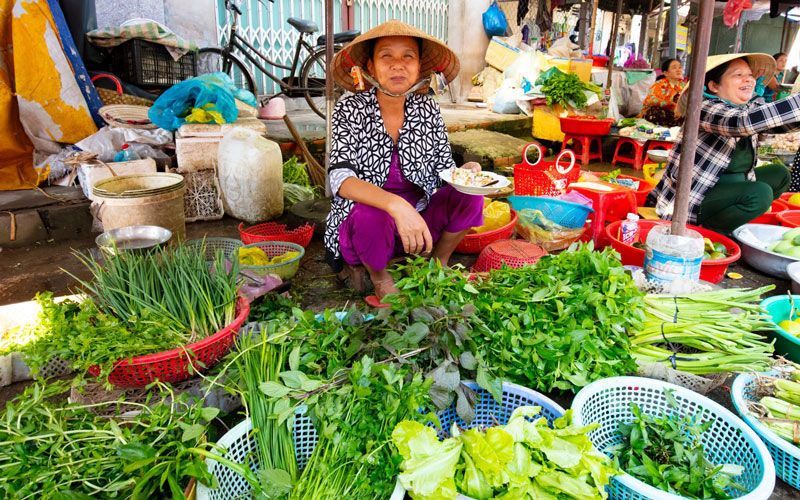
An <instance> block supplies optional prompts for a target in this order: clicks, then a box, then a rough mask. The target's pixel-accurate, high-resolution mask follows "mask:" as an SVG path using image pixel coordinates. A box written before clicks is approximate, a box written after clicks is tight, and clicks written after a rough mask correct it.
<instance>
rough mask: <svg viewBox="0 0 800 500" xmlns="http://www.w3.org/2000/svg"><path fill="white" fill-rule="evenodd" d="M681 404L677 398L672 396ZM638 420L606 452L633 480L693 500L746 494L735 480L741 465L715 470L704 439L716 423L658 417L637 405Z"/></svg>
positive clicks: (694, 418) (626, 426)
mask: <svg viewBox="0 0 800 500" xmlns="http://www.w3.org/2000/svg"><path fill="white" fill-rule="evenodd" d="M667 395H668V400H670V401H671V402H672V406H673V407H677V404H675V401H674V396H672V395H671V394H670V393H669V392H668V393H667ZM631 411H632V412H633V416H634V420H633V421H632V422H630V423H625V422H621V423H620V424H619V432H620V434H622V443H621V444H619V445H616V446H612V447H609V448H608V449H607V450H606V451H607V452H608V453H612V454H613V455H614V459H615V461H616V463H617V465H618V466H619V467H620V468H621V469H622V470H624V471H625V472H627V473H628V474H630V475H631V476H633V477H635V478H636V479H639V480H641V481H644V482H645V483H647V484H649V485H651V486H654V487H656V488H658V489H660V490H663V491H666V492H669V493H674V494H676V495H681V496H684V497H690V498H732V496H731V493H730V492H731V491H732V490H740V491H746V490H744V489H743V488H742V486H741V485H739V484H737V483H736V482H735V481H734V478H735V477H736V476H739V475H741V474H742V472H743V470H742V467H741V466H738V465H730V464H728V465H714V464H712V463H711V462H709V461H708V460H707V459H706V457H705V450H704V449H703V444H702V443H701V442H700V438H701V436H702V434H703V433H704V432H706V431H707V430H708V429H709V428H710V427H711V425H712V424H713V423H714V422H713V421H712V420H706V421H705V422H700V421H699V418H698V416H696V415H695V416H680V415H677V414H674V413H665V414H663V415H660V416H653V415H648V414H646V413H643V412H642V410H641V409H640V408H639V407H638V406H637V405H636V404H635V403H631Z"/></svg>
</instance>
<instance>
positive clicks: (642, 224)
mask: <svg viewBox="0 0 800 500" xmlns="http://www.w3.org/2000/svg"><path fill="white" fill-rule="evenodd" d="M622 222H623V221H616V222H612V223H611V224H609V225H608V226H606V238H607V239H608V241H609V242H611V247H612V248H614V250H616V251H617V252H619V255H620V257H621V260H622V263H623V264H625V265H626V266H639V267H642V266H643V265H644V249H641V248H636V247H634V246H632V245H628V244H625V243H623V242H622V240H620V238H619V231H620V225H621V224H622ZM660 224H669V222H668V221H654V220H640V221H639V241H645V239H646V238H647V233H649V232H650V230H651V229H653V228H654V227H655V226H657V225H660ZM686 227H688V228H689V229H694V230H695V231H697V232H698V233H700V234H701V235H702V236H703V237H704V238H708V239H710V240H711V241H713V242H715V243H716V242H719V243H722V244H723V245H725V250H726V252H727V253H728V257H725V258H724V259H718V260H706V261H703V263H702V264H701V265H700V279H701V280H705V281H708V282H710V283H719V282H720V281H722V279H723V278H724V277H725V271H727V270H728V266H729V265H730V264H733V263H734V262H736V261H737V260H739V257H741V255H742V251H741V249H740V248H739V245H737V244H736V242H735V241H733V240H732V239H730V238H727V237H725V236H723V235H721V234H719V233H716V232H714V231H712V230H710V229H706V228H704V227H699V226H692V225H687V226H686Z"/></svg>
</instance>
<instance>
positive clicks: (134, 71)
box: [111, 38, 197, 89]
mask: <svg viewBox="0 0 800 500" xmlns="http://www.w3.org/2000/svg"><path fill="white" fill-rule="evenodd" d="M111 69H112V71H113V72H114V74H116V75H117V76H119V77H120V78H121V79H122V80H125V81H126V82H128V83H132V84H134V85H136V86H139V87H158V88H164V89H165V88H168V87H171V86H173V85H175V84H176V83H180V82H182V81H184V80H186V79H188V78H192V77H194V76H197V54H196V53H195V52H188V53H187V54H185V55H184V56H183V57H181V58H180V59H178V60H177V61H176V60H174V59H173V58H172V56H171V55H170V53H169V51H168V50H167V49H166V48H165V47H164V46H163V45H160V44H157V43H153V42H148V41H147V40H141V39H139V38H134V39H132V40H128V41H127V42H125V43H123V44H121V45H119V46H117V47H115V48H114V49H113V50H112V51H111Z"/></svg>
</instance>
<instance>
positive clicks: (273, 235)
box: [239, 222, 315, 248]
mask: <svg viewBox="0 0 800 500" xmlns="http://www.w3.org/2000/svg"><path fill="white" fill-rule="evenodd" d="M314 227H315V225H314V224H309V223H306V224H303V225H302V226H300V227H296V228H294V229H289V228H288V227H287V226H286V224H279V223H277V222H265V223H263V224H256V225H255V226H250V227H244V223H240V224H239V237H240V238H242V241H243V242H244V244H245V245H250V244H251V243H260V242H262V241H288V242H290V243H295V244H297V245H300V246H301V247H303V248H308V245H309V244H310V243H311V238H313V237H314Z"/></svg>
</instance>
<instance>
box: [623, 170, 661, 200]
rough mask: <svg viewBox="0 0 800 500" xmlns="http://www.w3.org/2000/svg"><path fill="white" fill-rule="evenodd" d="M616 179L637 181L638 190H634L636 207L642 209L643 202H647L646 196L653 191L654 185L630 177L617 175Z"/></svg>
mask: <svg viewBox="0 0 800 500" xmlns="http://www.w3.org/2000/svg"><path fill="white" fill-rule="evenodd" d="M617 178H618V179H630V180H632V181H639V189H637V190H635V191H634V192H635V193H636V206H639V207H643V206H644V203H645V201H647V195H648V194H650V191H652V190H653V188H654V187H655V185H653V184H652V183H650V182H647V181H646V180H644V179H639V178H638V177H632V176H630V175H618V176H617Z"/></svg>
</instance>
